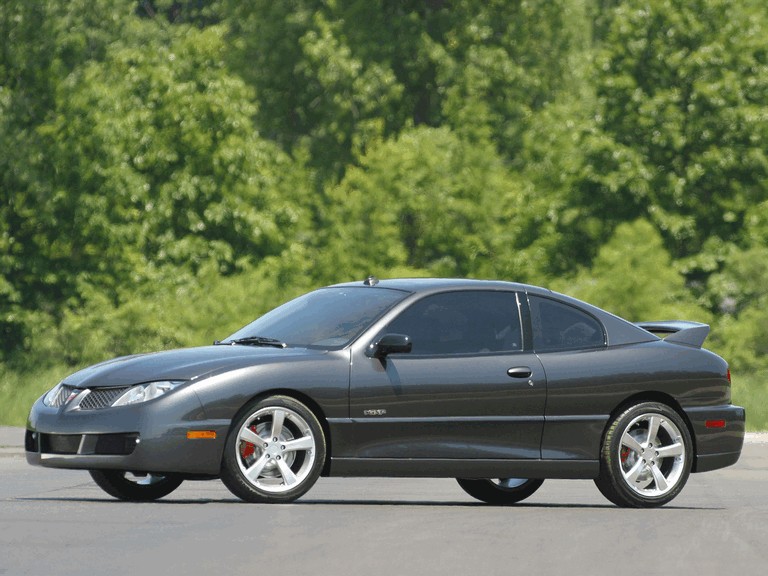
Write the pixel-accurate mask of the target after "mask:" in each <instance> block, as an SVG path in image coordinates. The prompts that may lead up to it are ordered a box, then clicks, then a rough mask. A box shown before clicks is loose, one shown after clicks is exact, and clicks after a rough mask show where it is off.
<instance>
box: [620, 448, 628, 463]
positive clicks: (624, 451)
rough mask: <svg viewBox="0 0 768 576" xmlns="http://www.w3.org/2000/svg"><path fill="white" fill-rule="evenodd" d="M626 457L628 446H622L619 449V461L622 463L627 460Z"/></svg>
mask: <svg viewBox="0 0 768 576" xmlns="http://www.w3.org/2000/svg"><path fill="white" fill-rule="evenodd" d="M627 458H629V448H627V447H626V446H624V448H622V449H621V463H622V464H624V463H625V462H626V461H627Z"/></svg>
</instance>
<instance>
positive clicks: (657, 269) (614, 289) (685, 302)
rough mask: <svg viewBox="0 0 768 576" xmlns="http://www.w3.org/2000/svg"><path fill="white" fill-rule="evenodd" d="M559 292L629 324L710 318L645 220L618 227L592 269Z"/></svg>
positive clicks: (706, 320)
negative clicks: (617, 316) (611, 313)
mask: <svg viewBox="0 0 768 576" xmlns="http://www.w3.org/2000/svg"><path fill="white" fill-rule="evenodd" d="M559 288H560V289H561V290H563V291H564V292H567V293H568V294H571V295H573V296H575V297H577V298H581V299H583V300H586V301H588V302H590V303H592V304H595V305H597V306H600V307H601V308H605V309H606V310H609V311H611V312H613V313H614V314H617V315H619V316H621V317H623V318H627V319H628V320H634V321H641V320H694V321H699V322H708V321H709V320H710V316H709V313H708V312H707V311H706V310H705V309H704V308H702V307H701V306H699V305H698V304H697V303H696V301H695V300H694V298H693V296H692V295H691V294H690V293H689V291H688V290H687V288H686V286H685V278H684V277H683V275H682V274H680V273H679V272H677V271H676V270H675V269H674V266H673V265H672V260H671V258H670V255H669V253H668V252H667V251H666V250H665V248H664V244H663V240H662V237H661V235H660V234H659V233H658V231H657V230H656V229H655V227H654V226H653V225H652V224H650V223H649V222H647V221H646V220H637V221H635V222H632V223H624V224H620V225H619V226H617V228H616V230H615V232H614V234H613V235H612V236H611V238H610V240H609V241H608V242H607V243H606V244H605V245H604V246H602V247H601V248H600V250H599V252H598V254H597V256H596V258H595V260H594V263H593V265H592V267H591V268H589V269H586V268H585V269H582V270H580V271H579V273H578V274H577V275H576V277H575V278H574V279H572V280H569V281H566V282H562V283H560V286H559Z"/></svg>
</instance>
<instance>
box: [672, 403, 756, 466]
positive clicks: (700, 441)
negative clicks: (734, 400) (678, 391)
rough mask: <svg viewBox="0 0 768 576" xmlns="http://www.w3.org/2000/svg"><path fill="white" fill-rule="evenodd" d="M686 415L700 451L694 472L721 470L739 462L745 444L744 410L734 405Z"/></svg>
mask: <svg viewBox="0 0 768 576" xmlns="http://www.w3.org/2000/svg"><path fill="white" fill-rule="evenodd" d="M685 414H686V416H687V417H688V420H689V422H690V423H691V429H692V430H693V442H694V445H695V449H696V458H695V459H694V462H693V469H692V470H691V471H692V472H707V471H709V470H717V469H718V468H725V467H726V466H730V465H732V464H735V463H736V462H737V461H738V459H739V456H741V448H742V446H743V444H744V431H745V420H746V414H745V410H744V408H742V407H741V406H733V405H730V404H729V405H726V406H707V407H701V408H686V409H685Z"/></svg>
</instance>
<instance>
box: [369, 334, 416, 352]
mask: <svg viewBox="0 0 768 576" xmlns="http://www.w3.org/2000/svg"><path fill="white" fill-rule="evenodd" d="M411 348H413V342H411V339H410V338H409V337H408V336H406V335H405V334H384V336H382V337H381V338H379V339H378V341H376V342H373V343H371V344H370V345H369V346H368V349H367V350H366V351H365V353H366V354H367V355H368V356H370V357H371V358H385V357H386V356H387V355H389V354H398V353H407V352H410V351H411Z"/></svg>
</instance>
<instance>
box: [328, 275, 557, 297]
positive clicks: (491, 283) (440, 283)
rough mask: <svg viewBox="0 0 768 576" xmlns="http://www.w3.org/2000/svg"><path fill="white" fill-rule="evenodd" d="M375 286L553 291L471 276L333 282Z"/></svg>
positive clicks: (417, 289)
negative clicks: (477, 278)
mask: <svg viewBox="0 0 768 576" xmlns="http://www.w3.org/2000/svg"><path fill="white" fill-rule="evenodd" d="M370 285H373V286H376V287H377V288H391V289H394V290H404V291H406V292H432V291H443V290H451V289H462V290H466V289H472V288H477V289H484V290H516V291H524V292H530V293H532V294H544V295H552V294H554V292H552V291H551V290H548V289H546V288H541V287H539V286H533V285H530V284H521V283H519V282H507V281H504V280H476V279H472V278H392V279H382V280H379V279H373V280H368V279H366V280H364V281H358V282H344V283H342V284H335V285H334V286H335V287H351V286H370Z"/></svg>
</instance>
